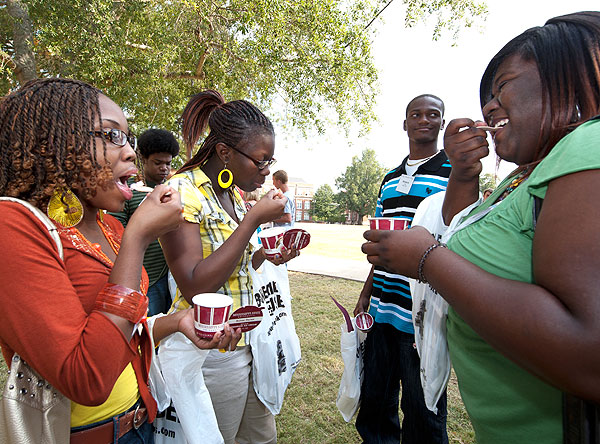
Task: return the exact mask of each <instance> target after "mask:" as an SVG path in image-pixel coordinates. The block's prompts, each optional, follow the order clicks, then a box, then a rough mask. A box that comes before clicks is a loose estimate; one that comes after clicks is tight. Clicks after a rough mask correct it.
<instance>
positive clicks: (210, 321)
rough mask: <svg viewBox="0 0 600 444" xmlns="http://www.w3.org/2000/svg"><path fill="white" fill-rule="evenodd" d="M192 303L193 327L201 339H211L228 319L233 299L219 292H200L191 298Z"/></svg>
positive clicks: (221, 329) (223, 326)
mask: <svg viewBox="0 0 600 444" xmlns="http://www.w3.org/2000/svg"><path fill="white" fill-rule="evenodd" d="M192 303H193V304H194V327H195V329H196V334H197V335H198V337H200V338H202V339H212V338H213V336H214V335H215V333H217V332H219V331H223V329H224V328H225V322H227V319H229V313H230V312H231V306H232V305H233V299H232V298H231V296H227V295H224V294H221V293H201V294H197V295H196V296H194V297H193V298H192Z"/></svg>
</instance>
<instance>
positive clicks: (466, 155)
mask: <svg viewBox="0 0 600 444" xmlns="http://www.w3.org/2000/svg"><path fill="white" fill-rule="evenodd" d="M479 124H483V122H475V121H473V120H471V119H467V118H464V119H454V120H452V121H451V122H450V123H449V124H448V127H447V128H446V132H445V133H444V150H445V152H446V155H447V156H448V159H449V160H450V163H451V164H452V173H451V175H452V178H453V179H454V180H457V181H460V182H471V181H473V180H475V181H477V180H478V178H479V174H480V173H481V170H482V168H483V165H482V163H481V159H483V158H484V157H486V156H487V155H488V154H489V152H490V150H489V146H488V141H487V134H486V132H485V131H484V130H481V129H477V128H476V126H477V125H479Z"/></svg>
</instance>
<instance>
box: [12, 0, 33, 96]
mask: <svg viewBox="0 0 600 444" xmlns="http://www.w3.org/2000/svg"><path fill="white" fill-rule="evenodd" d="M6 6H7V7H6V12H8V15H9V16H11V17H12V19H13V45H14V49H15V54H14V62H15V70H14V72H15V77H16V79H17V81H18V82H19V84H20V85H23V84H24V83H25V82H27V81H29V80H31V79H35V78H36V77H37V67H36V64H35V54H34V53H33V26H32V25H31V19H30V18H29V12H28V10H27V5H25V4H23V3H22V2H21V1H20V0H7V2H6Z"/></svg>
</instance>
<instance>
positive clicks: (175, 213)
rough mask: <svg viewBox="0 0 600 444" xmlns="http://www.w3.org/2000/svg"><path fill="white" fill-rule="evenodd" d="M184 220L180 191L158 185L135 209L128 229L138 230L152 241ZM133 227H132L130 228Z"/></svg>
mask: <svg viewBox="0 0 600 444" xmlns="http://www.w3.org/2000/svg"><path fill="white" fill-rule="evenodd" d="M182 221H183V215H182V206H181V199H180V197H179V193H178V192H177V191H176V190H175V189H174V188H172V187H170V186H168V185H164V184H163V185H157V186H156V188H154V191H152V192H151V193H149V194H148V195H147V196H146V198H145V199H144V201H143V202H142V203H141V204H140V206H139V207H138V208H137V209H136V210H135V212H134V213H133V215H132V216H131V219H130V220H129V223H128V224H127V229H128V230H133V229H135V230H137V231H138V232H139V233H140V235H142V236H144V237H145V238H147V239H149V241H150V242H152V241H153V240H155V239H157V238H158V237H160V236H161V235H163V234H164V233H168V232H169V231H172V230H175V229H176V228H177V227H179V225H180V224H181V222H182ZM130 227H131V228H130Z"/></svg>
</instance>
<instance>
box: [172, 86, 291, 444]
mask: <svg viewBox="0 0 600 444" xmlns="http://www.w3.org/2000/svg"><path fill="white" fill-rule="evenodd" d="M182 121H183V138H184V141H185V144H186V146H187V149H188V152H191V150H192V148H193V147H194V145H195V144H196V142H197V141H198V140H199V138H200V136H201V135H203V134H204V131H205V129H206V128H207V127H208V128H210V132H209V134H208V136H206V138H205V139H204V141H203V142H202V145H201V146H200V148H199V150H198V152H197V153H196V155H195V156H194V157H193V158H192V159H191V160H189V161H188V162H187V163H186V164H185V165H184V166H183V167H182V168H181V170H179V172H178V174H176V175H175V176H173V178H171V180H170V181H169V185H171V186H172V187H173V188H175V189H176V190H178V192H179V193H180V195H181V201H182V204H183V207H184V212H183V216H184V219H185V221H184V222H183V223H182V224H181V226H180V227H179V228H178V229H177V230H176V231H173V232H171V233H168V234H166V235H165V236H163V237H161V243H162V245H163V250H164V253H165V258H166V259H167V263H168V264H169V269H170V270H171V272H172V273H173V277H174V278H175V281H176V282H177V286H178V291H177V297H176V298H175V301H174V302H173V306H174V307H173V308H174V309H175V310H180V309H182V308H186V307H188V306H189V305H190V302H191V298H192V297H193V296H194V295H196V294H198V293H213V292H219V293H224V294H227V295H229V296H231V297H232V298H233V300H234V306H233V309H234V310H235V309H236V308H238V307H240V306H243V305H247V304H248V303H250V302H251V298H252V282H251V280H250V277H249V275H248V266H249V265H250V262H252V265H253V266H254V268H258V266H260V264H261V263H262V261H264V259H265V255H264V253H263V250H262V248H261V249H258V250H257V251H254V247H253V246H252V244H250V243H249V242H250V238H251V237H252V235H253V234H254V232H255V231H256V229H257V228H258V226H259V225H261V224H263V223H266V222H270V221H272V220H274V219H277V218H278V217H280V216H281V215H282V214H283V210H284V207H285V202H286V198H285V197H284V196H283V195H282V194H281V193H276V192H275V191H270V192H269V193H267V194H266V195H265V196H264V197H263V198H262V199H261V200H259V201H258V202H257V203H256V205H255V206H254V207H252V209H250V211H248V212H247V213H246V208H245V205H244V202H243V200H242V198H241V196H240V194H239V193H238V191H237V190H236V189H235V187H236V186H237V187H239V188H240V189H241V190H243V191H253V190H255V189H256V188H258V187H260V186H261V185H262V184H263V183H264V182H265V178H266V177H267V176H268V175H269V174H270V171H269V167H270V166H271V165H273V164H274V163H275V159H274V158H273V152H274V149H275V140H274V131H273V126H272V124H271V122H270V121H269V119H268V118H267V117H266V116H265V115H264V114H263V113H262V112H261V111H260V110H259V109H258V108H256V107H255V106H254V105H252V104H251V103H249V102H246V101H244V100H235V101H231V102H227V103H225V101H224V99H223V97H222V96H221V94H219V93H218V92H216V91H210V90H209V91H203V92H200V93H198V94H196V95H195V96H193V97H192V98H191V99H190V101H189V103H188V105H187V106H186V108H185V110H184V112H183V115H182ZM296 254H297V253H296V252H295V251H293V250H290V251H285V252H284V253H283V257H282V258H281V259H278V260H277V262H276V263H283V262H285V261H287V260H289V259H290V258H291V257H294V256H295V255H296ZM240 345H241V346H240V347H238V349H237V350H235V351H232V352H228V353H219V352H217V351H214V353H213V351H211V352H210V353H209V355H208V357H207V358H206V361H205V363H204V365H203V367H202V371H203V374H204V378H205V383H206V386H207V388H208V391H209V392H210V396H211V400H212V403H213V407H214V410H215V414H216V416H217V421H218V423H219V429H220V431H221V434H222V435H223V438H224V440H225V443H226V444H230V443H231V444H233V443H234V442H238V443H239V444H244V443H252V444H259V443H274V442H276V440H277V432H276V429H275V418H274V417H273V415H272V414H271V413H270V412H269V411H268V410H267V408H266V407H265V406H264V405H263V404H262V403H261V402H260V401H259V400H258V398H257V397H256V395H255V393H254V388H253V386H252V377H251V375H250V369H251V365H250V364H251V361H252V354H251V351H250V347H249V346H246V345H245V344H244V343H242V342H240Z"/></svg>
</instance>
